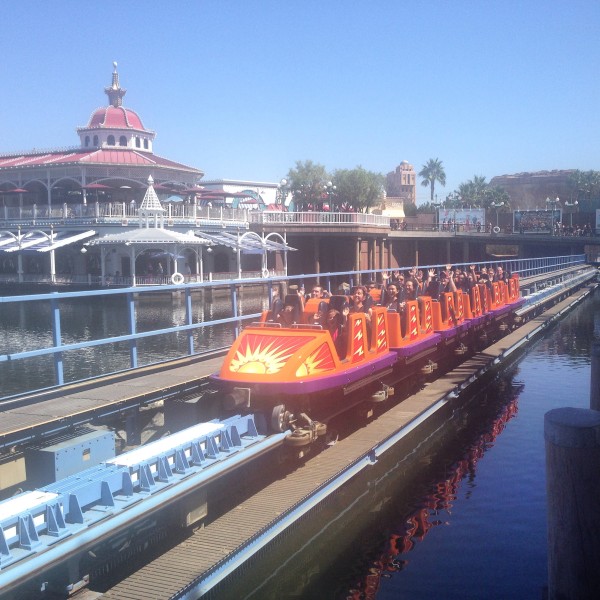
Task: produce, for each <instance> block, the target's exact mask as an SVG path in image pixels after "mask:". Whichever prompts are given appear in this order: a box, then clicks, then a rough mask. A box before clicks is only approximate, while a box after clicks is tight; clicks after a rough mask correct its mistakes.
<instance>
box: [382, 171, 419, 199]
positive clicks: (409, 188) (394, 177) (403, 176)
mask: <svg viewBox="0 0 600 600" xmlns="http://www.w3.org/2000/svg"><path fill="white" fill-rule="evenodd" d="M386 184H387V186H386V187H387V194H388V199H390V200H391V198H394V200H395V201H396V202H398V201H399V200H402V201H403V203H404V204H409V203H410V204H415V203H416V201H417V174H416V173H415V168H414V167H413V166H412V165H411V164H410V163H409V162H408V161H407V160H403V161H402V162H401V163H400V164H399V165H398V166H397V167H396V170H395V171H392V172H391V173H388V174H387V175H386Z"/></svg>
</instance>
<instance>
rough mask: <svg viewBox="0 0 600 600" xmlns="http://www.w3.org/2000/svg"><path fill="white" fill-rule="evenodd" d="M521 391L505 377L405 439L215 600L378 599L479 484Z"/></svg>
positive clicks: (217, 592) (220, 591)
mask: <svg viewBox="0 0 600 600" xmlns="http://www.w3.org/2000/svg"><path fill="white" fill-rule="evenodd" d="M522 387H523V386H522V385H521V384H519V383H516V382H514V381H513V375H512V374H506V375H503V376H501V377H500V378H498V379H497V380H496V381H495V382H494V384H493V386H490V388H488V389H487V390H486V391H484V392H483V393H481V394H480V395H479V396H477V399H476V400H477V401H476V402H471V403H469V405H468V407H466V408H460V407H458V408H452V407H450V406H449V407H447V408H446V409H442V410H441V411H440V412H439V413H438V414H437V415H436V417H435V418H434V420H433V421H430V422H429V423H428V431H427V432H423V430H421V431H419V432H418V434H417V433H413V434H410V435H409V436H408V437H406V438H404V439H403V440H402V442H401V443H400V444H398V445H397V446H396V447H395V448H394V450H393V451H392V452H389V453H388V455H387V456H384V457H383V459H381V460H379V462H378V463H377V464H376V465H374V466H373V467H372V468H371V469H370V470H369V471H367V472H363V473H361V474H360V475H359V476H357V477H356V478H354V479H353V480H352V481H351V482H350V483H348V484H347V485H345V486H344V487H343V488H341V489H340V490H338V492H336V493H335V494H334V495H333V496H332V497H331V498H330V499H328V500H327V501H326V502H324V503H323V504H322V505H320V506H319V507H317V508H316V509H314V510H313V511H312V512H311V513H309V515H307V516H306V517H304V518H303V519H302V520H301V521H300V522H299V523H297V524H296V525H295V526H294V527H292V529H291V530H290V531H288V532H287V533H286V534H285V535H284V536H282V537H281V538H280V539H279V540H277V541H276V542H275V543H274V544H273V545H272V546H271V547H270V548H268V549H266V550H265V551H264V553H263V554H262V556H261V558H260V561H259V563H257V564H252V565H248V566H246V567H245V568H244V573H243V576H242V577H241V578H238V577H236V576H234V577H232V578H231V581H230V582H228V583H227V584H223V585H222V586H221V587H220V588H219V589H218V590H215V591H214V592H213V593H212V594H211V597H213V598H232V597H236V598H249V599H250V598H251V599H258V598H261V599H264V598H273V599H275V598H332V599H336V600H337V599H340V600H341V599H345V598H353V599H354V598H356V599H358V598H373V597H374V593H375V592H376V591H377V589H379V587H380V581H381V579H382V578H386V577H389V576H390V574H391V573H394V572H398V571H401V570H403V569H404V568H406V566H407V565H408V563H409V562H410V556H411V553H412V552H413V550H414V549H415V548H416V546H417V545H418V544H419V543H420V542H422V541H423V540H424V539H425V537H426V536H427V535H428V534H429V532H431V531H432V530H433V529H434V528H436V527H438V526H443V525H449V521H450V520H451V516H450V514H451V509H452V506H453V503H454V501H455V499H456V495H457V490H458V487H459V486H461V485H467V486H474V483H475V478H476V471H477V462H478V460H479V459H480V458H481V457H482V456H483V454H484V453H485V452H486V450H487V449H488V448H490V447H491V446H492V445H493V444H494V441H495V439H496V437H497V436H498V435H499V434H500V433H501V432H502V431H503V430H504V428H505V427H506V424H507V423H508V422H509V421H510V420H511V419H512V418H513V416H514V415H515V414H516V412H517V410H518V396H519V393H520V391H521V390H522ZM492 388H493V389H492ZM382 535H384V537H383V539H382ZM282 556H285V557H286V559H285V561H282V560H281V557H282Z"/></svg>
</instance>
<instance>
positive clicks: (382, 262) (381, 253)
mask: <svg viewBox="0 0 600 600" xmlns="http://www.w3.org/2000/svg"><path fill="white" fill-rule="evenodd" d="M385 242H386V239H385V238H383V239H382V240H381V243H380V245H379V268H380V269H385Z"/></svg>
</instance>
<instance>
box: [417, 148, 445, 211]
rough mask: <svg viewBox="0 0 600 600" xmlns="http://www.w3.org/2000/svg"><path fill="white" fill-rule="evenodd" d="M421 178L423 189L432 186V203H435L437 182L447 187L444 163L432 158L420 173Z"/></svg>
mask: <svg viewBox="0 0 600 600" xmlns="http://www.w3.org/2000/svg"><path fill="white" fill-rule="evenodd" d="M419 177H421V178H422V181H421V185H422V186H423V187H427V186H430V190H431V202H433V197H434V191H435V184H436V182H437V183H440V184H441V185H442V186H445V185H446V172H445V171H444V167H443V166H442V161H441V160H440V159H439V158H430V159H429V160H428V161H427V162H426V163H425V164H424V165H423V168H422V169H421V170H420V171H419Z"/></svg>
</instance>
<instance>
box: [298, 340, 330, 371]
mask: <svg viewBox="0 0 600 600" xmlns="http://www.w3.org/2000/svg"><path fill="white" fill-rule="evenodd" d="M333 369H335V362H334V360H333V356H332V354H331V351H330V350H329V347H328V346H327V344H322V345H321V346H319V348H317V350H315V351H314V352H313V353H312V354H311V355H310V356H309V357H308V358H307V359H306V360H305V361H304V362H303V363H302V364H301V365H300V366H299V367H298V369H296V377H307V376H308V375H318V374H319V373H325V372H326V371H332V370H333Z"/></svg>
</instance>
